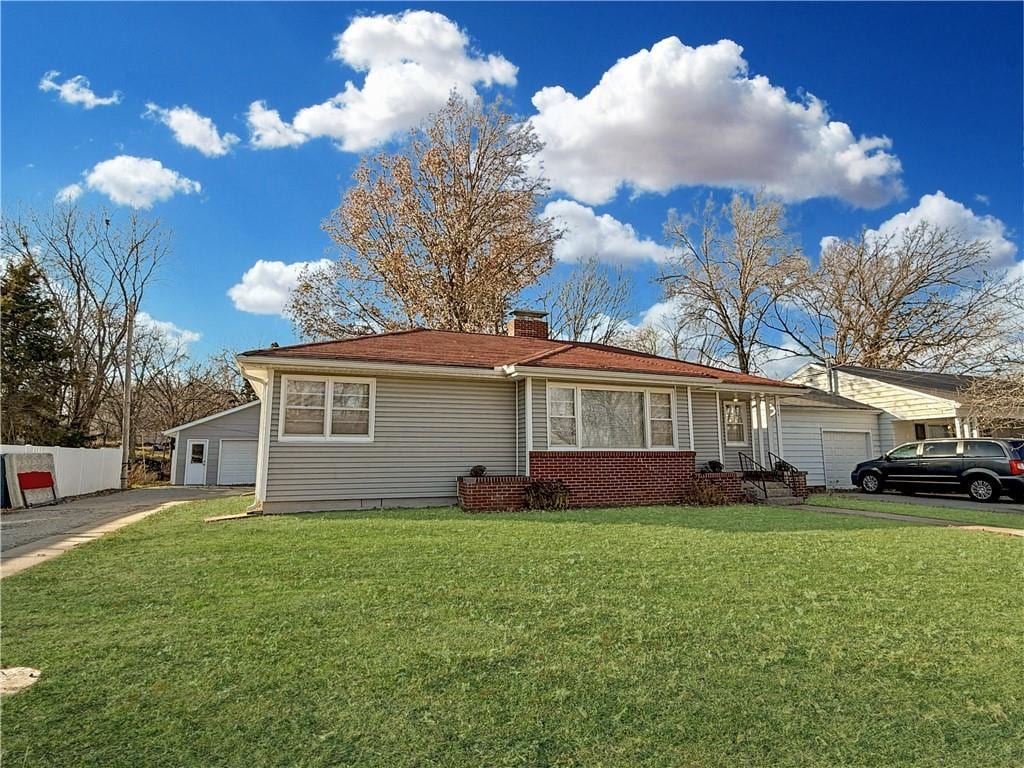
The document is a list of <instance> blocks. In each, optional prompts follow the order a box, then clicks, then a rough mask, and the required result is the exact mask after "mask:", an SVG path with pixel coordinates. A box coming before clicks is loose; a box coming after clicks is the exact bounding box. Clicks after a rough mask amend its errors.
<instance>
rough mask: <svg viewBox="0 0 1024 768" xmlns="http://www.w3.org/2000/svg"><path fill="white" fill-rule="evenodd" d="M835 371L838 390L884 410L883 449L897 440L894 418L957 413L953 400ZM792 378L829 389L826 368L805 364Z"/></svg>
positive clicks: (944, 416)
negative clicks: (803, 368) (805, 366)
mask: <svg viewBox="0 0 1024 768" xmlns="http://www.w3.org/2000/svg"><path fill="white" fill-rule="evenodd" d="M837 374H838V375H837V378H838V382H839V386H838V392H837V394H839V395H842V396H843V397H848V398H850V399H851V400H856V401H857V402H858V403H864V404H865V405H870V406H873V407H875V408H878V409H879V410H881V411H883V412H884V413H882V415H881V416H880V417H879V425H878V428H879V440H880V445H881V449H882V450H883V451H888V450H890V449H892V448H894V447H895V446H896V444H897V442H900V441H899V440H898V438H897V435H896V428H895V426H894V423H895V422H897V421H924V420H927V419H950V420H952V419H953V418H954V417H955V416H956V411H955V403H954V401H952V400H946V399H944V398H940V397H936V396H934V395H927V394H924V393H918V392H914V391H912V390H909V389H904V388H903V387H897V386H894V385H892V384H887V383H885V382H882V381H874V380H872V379H868V378H865V377H862V376H855V375H854V374H851V373H847V372H845V371H838V372H837ZM791 381H795V382H796V383H798V384H809V385H810V386H812V387H817V388H818V389H823V390H825V391H826V392H827V391H828V378H827V376H826V374H825V369H824V368H823V367H821V366H817V365H812V366H808V367H807V368H806V369H805V370H803V371H800V372H799V373H798V375H797V376H795V377H793V378H792V379H791ZM783 419H785V416H783ZM783 423H785V422H783ZM911 439H912V438H911Z"/></svg>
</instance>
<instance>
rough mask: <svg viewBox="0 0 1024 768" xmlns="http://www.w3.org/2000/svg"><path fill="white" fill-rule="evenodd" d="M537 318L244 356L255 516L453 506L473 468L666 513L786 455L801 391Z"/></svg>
mask: <svg viewBox="0 0 1024 768" xmlns="http://www.w3.org/2000/svg"><path fill="white" fill-rule="evenodd" d="M542 317H543V314H541V313H534V312H517V313H515V316H514V318H513V320H512V321H511V323H510V324H509V335H507V336H502V335H488V334H474V333H456V332H451V331H439V330H424V329H417V330H411V331H403V332H399V333H390V334H380V335H372V336H363V337H358V338H352V339H347V340H340V341H328V342H321V343H312V344H299V345H295V346H290V347H276V348H270V349H260V350H253V351H250V352H245V353H242V354H240V355H238V357H237V360H238V363H239V365H240V366H241V369H242V372H243V374H244V375H245V377H246V378H247V379H248V380H249V381H250V382H251V383H252V385H253V387H254V388H255V390H256V392H257V394H258V395H259V397H260V400H261V402H262V404H263V407H262V409H261V411H262V413H261V420H260V430H259V447H258V461H257V472H256V502H255V504H254V509H259V510H262V511H265V512H292V511H307V510H330V509H344V508H361V507H382V506H423V505H435V504H437V505H441V504H451V503H454V502H455V501H456V499H457V496H458V493H459V488H460V484H459V481H458V478H460V477H462V476H465V475H467V474H468V473H469V470H470V468H471V467H473V466H474V465H478V464H482V465H484V466H486V467H487V474H488V475H489V476H505V477H511V478H512V480H510V481H508V482H510V483H512V484H513V485H515V483H516V482H519V481H522V482H524V483H525V482H526V481H527V479H528V478H543V479H552V478H558V479H563V480H565V481H566V482H567V483H568V484H569V485H570V487H571V488H572V493H573V497H572V498H573V501H574V503H578V504H588V505H589V504H591V503H593V504H602V503H604V504H616V503H623V504H624V503H661V502H664V501H668V500H678V498H679V492H680V489H681V488H682V487H683V484H685V483H686V482H689V481H690V480H692V476H693V472H694V466H695V465H696V467H698V468H699V467H700V466H701V465H703V464H705V463H706V462H708V461H712V460H717V461H721V462H723V464H724V465H725V467H726V469H731V470H738V469H739V468H740V458H739V455H740V454H741V453H745V454H747V455H748V456H750V457H751V458H753V459H754V460H756V461H757V462H759V463H760V464H763V465H766V466H767V465H768V464H769V463H770V461H771V458H770V457H771V455H772V454H774V455H776V456H779V457H783V458H784V457H785V456H786V455H788V451H790V450H791V449H790V446H789V444H788V443H789V441H788V439H784V438H783V433H784V430H785V429H786V426H785V425H786V422H787V417H786V415H785V414H786V411H782V413H783V418H782V419H781V420H780V419H777V418H775V414H776V413H778V412H780V409H781V408H782V407H783V406H782V405H781V402H782V400H783V399H784V398H787V397H793V396H797V395H802V394H805V393H806V392H807V390H806V389H805V388H803V387H800V386H798V385H796V384H792V383H786V382H781V381H774V380H771V379H766V378H762V377H758V376H748V375H744V374H740V373H736V372H733V371H726V370H720V369H716V368H709V367H706V366H701V365H695V364H692V363H686V362H682V361H679V360H670V359H667V358H660V357H655V356H652V355H646V354H643V353H639V352H634V351H632V350H626V349H620V348H617V347H610V346H604V345H600V344H589V343H582V342H570V341H560V340H553V339H548V338H547V323H546V322H544V321H543V319H541V318H542ZM797 407H798V408H805V406H797ZM854 408H855V410H856V412H857V413H866V414H868V416H867V419H868V420H869V421H870V419H871V418H872V417H873V416H874V414H873V413H872V412H870V411H865V410H864V409H863V408H862V407H861V406H854ZM821 410H822V412H825V413H827V414H828V415H830V416H831V415H833V414H834V413H836V412H837V411H839V410H841V408H837V407H835V404H832V405H822V408H821ZM801 412H802V413H804V412H805V413H807V414H810V413H811V409H809V408H808V409H807V410H806V411H801ZM802 418H810V416H807V417H799V416H794V418H793V424H792V425H791V426H790V427H789V428H790V429H794V430H795V429H796V428H797V427H798V425H799V423H800V422H801V419H802ZM793 434H794V435H796V434H797V432H795V431H794V432H793ZM815 440H816V444H817V445H818V446H820V445H821V435H820V433H819V434H817V435H816V436H815ZM872 440H874V438H872ZM873 444H874V443H873V442H872V445H873ZM182 447H184V445H182ZM819 455H820V453H819ZM862 458H864V457H858V460H861V459H862ZM849 469H850V467H844V471H845V472H846V475H847V477H848V475H849ZM820 474H822V473H819V475H820ZM487 482H494V483H495V484H498V482H499V481H498V479H497V478H496V479H494V480H493V481H491V480H488V481H487ZM501 482H505V481H501ZM822 482H823V477H822Z"/></svg>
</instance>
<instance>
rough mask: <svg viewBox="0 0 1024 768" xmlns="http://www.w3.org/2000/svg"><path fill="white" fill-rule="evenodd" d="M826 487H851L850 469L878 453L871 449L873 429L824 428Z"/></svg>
mask: <svg viewBox="0 0 1024 768" xmlns="http://www.w3.org/2000/svg"><path fill="white" fill-rule="evenodd" d="M821 448H822V453H823V455H824V460H825V487H826V488H849V487H852V485H853V484H852V483H851V482H850V470H851V469H853V468H854V467H855V466H857V465H858V464H860V463H861V462H862V461H867V460H868V459H870V458H874V457H875V456H877V455H878V453H877V452H874V453H873V452H872V450H871V430H868V429H865V430H840V429H822V430H821Z"/></svg>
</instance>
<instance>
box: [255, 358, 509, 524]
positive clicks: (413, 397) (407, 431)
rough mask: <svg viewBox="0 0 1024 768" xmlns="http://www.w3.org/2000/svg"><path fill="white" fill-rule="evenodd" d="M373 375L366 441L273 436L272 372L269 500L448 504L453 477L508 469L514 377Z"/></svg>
mask: <svg viewBox="0 0 1024 768" xmlns="http://www.w3.org/2000/svg"><path fill="white" fill-rule="evenodd" d="M374 378H376V382H377V386H376V411H375V425H374V439H373V442H369V443H332V442H326V443H323V442H321V443H296V442H281V441H280V440H279V439H278V421H279V417H280V400H281V375H280V373H276V374H275V377H274V393H273V409H272V411H271V418H270V457H269V463H268V468H267V493H266V502H267V503H268V504H270V505H273V504H274V503H275V502H277V503H285V502H312V501H339V502H342V501H343V502H345V503H344V504H339V508H341V507H349V506H357V505H358V506H376V505H378V504H383V505H385V506H395V505H401V504H402V500H403V499H407V500H417V499H420V500H422V499H434V500H447V501H454V500H455V497H456V478H457V477H458V476H459V475H465V474H467V473H468V472H469V469H470V467H472V466H473V465H475V464H483V465H484V466H486V467H487V472H488V474H492V475H501V474H514V473H515V468H516V416H515V413H516V411H515V384H514V383H513V382H511V381H480V380H473V379H451V378H443V379H442V378H426V377H423V378H420V377H411V376H409V377H402V376H376V377H374ZM356 502H358V504H357V503H356ZM311 506H316V507H317V508H324V505H322V504H320V505H311Z"/></svg>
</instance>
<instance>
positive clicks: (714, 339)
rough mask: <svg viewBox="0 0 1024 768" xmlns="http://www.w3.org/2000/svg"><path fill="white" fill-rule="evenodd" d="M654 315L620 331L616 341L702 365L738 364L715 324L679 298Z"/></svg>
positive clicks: (626, 345) (628, 346) (625, 345)
mask: <svg viewBox="0 0 1024 768" xmlns="http://www.w3.org/2000/svg"><path fill="white" fill-rule="evenodd" d="M659 309H662V308H659ZM653 314H654V316H653V317H648V318H647V319H646V320H645V322H644V323H643V324H641V325H640V326H639V327H636V328H629V329H626V330H624V331H623V332H622V333H620V334H619V335H618V336H617V337H616V338H615V344H617V345H618V346H620V347H626V348H627V349H635V350H637V351H638V352H646V353H648V354H652V355H661V356H662V357H672V358H675V359H676V360H687V361H689V362H692V363H699V364H700V365H714V366H726V367H732V366H735V361H734V359H732V358H730V356H729V352H730V349H731V347H730V345H729V344H728V342H727V341H726V340H725V339H724V338H722V337H721V336H720V335H719V333H718V331H717V328H716V326H715V324H714V323H712V322H710V321H709V320H708V318H707V317H702V316H700V315H699V314H698V313H697V312H694V311H692V310H691V309H689V308H687V307H685V306H683V305H682V304H681V303H680V302H679V298H678V297H677V298H676V299H673V300H671V301H669V302H666V304H665V306H664V307H663V309H662V311H659V312H657V313H653Z"/></svg>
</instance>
